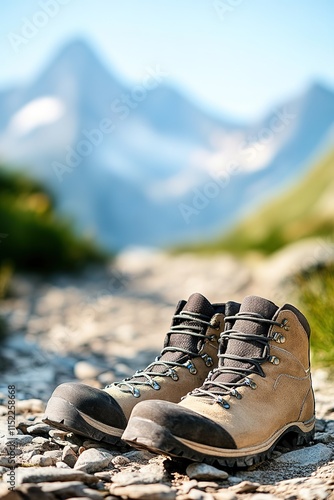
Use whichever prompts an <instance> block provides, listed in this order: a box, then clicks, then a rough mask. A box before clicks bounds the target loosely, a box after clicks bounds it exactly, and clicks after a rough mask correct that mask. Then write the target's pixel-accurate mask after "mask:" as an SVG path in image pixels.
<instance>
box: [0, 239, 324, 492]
mask: <svg viewBox="0 0 334 500" xmlns="http://www.w3.org/2000/svg"><path fill="white" fill-rule="evenodd" d="M316 250H317V248H316V247H315V246H314V243H313V247H311V245H309V248H308V249H307V248H306V247H305V248H304V250H303V255H304V259H300V253H298V252H300V250H298V248H297V249H296V248H294V249H293V251H290V254H289V255H284V253H283V254H281V255H277V256H275V257H274V258H272V260H271V261H269V260H268V261H266V262H265V263H261V264H259V263H257V262H254V263H251V264H247V265H246V264H245V263H241V262H239V261H238V260H237V259H235V258H233V257H231V256H230V255H222V256H219V257H212V258H210V259H204V258H199V257H195V256H192V255H181V256H176V257H170V256H167V255H165V254H163V253H152V252H139V251H132V252H128V253H126V254H122V255H120V256H119V257H118V258H117V259H116V260H115V261H114V262H113V263H112V264H110V265H109V266H106V267H105V268H93V269H89V270H87V271H86V272H85V273H84V274H82V275H78V276H65V275H64V276H60V275H58V276H56V277H52V278H50V279H48V280H44V281H42V280H41V279H39V278H37V277H33V276H20V277H16V278H15V279H14V281H13V285H12V290H11V295H10V297H9V298H7V299H6V300H4V301H2V302H1V303H0V315H1V316H3V317H5V319H6V320H7V323H8V325H9V335H8V337H7V339H6V340H5V342H4V344H3V345H2V346H1V350H0V362H1V367H2V372H1V374H0V377H1V378H0V477H2V483H1V484H0V498H1V499H2V498H4V499H7V500H24V499H40V500H44V499H45V500H57V499H69V498H81V499H83V498H86V499H88V498H90V499H93V500H94V499H103V498H105V499H109V500H110V499H119V498H123V499H127V498H129V499H143V500H145V499H146V500H155V499H157V500H158V499H166V500H168V499H177V500H186V499H192V500H202V499H203V500H225V499H226V500H233V499H239V498H240V499H245V500H246V499H248V498H251V499H253V500H273V499H275V498H289V499H291V500H293V499H296V500H297V499H301V500H313V499H319V500H321V499H334V382H333V381H332V380H330V379H329V378H328V374H327V373H326V372H325V371H324V370H315V371H313V384H314V390H315V395H316V412H317V424H316V434H315V438H314V442H312V443H311V445H310V446H308V447H305V448H300V449H296V450H294V451H287V450H284V449H280V450H279V451H277V452H275V455H274V457H273V458H272V459H271V460H268V461H267V462H265V463H263V464H261V465H258V466H256V467H253V468H251V469H250V470H243V471H241V470H227V469H226V470H218V469H216V468H213V467H210V466H207V465H205V464H191V463H190V462H187V463H185V462H182V461H180V462H179V461H171V460H169V459H166V458H164V457H161V456H155V455H151V454H149V453H146V452H139V451H136V450H133V449H130V448H128V447H124V448H123V449H119V448H118V449H117V448H113V447H111V446H108V445H102V444H101V443H96V442H93V441H89V440H86V439H84V438H80V437H78V436H74V435H72V434H66V433H64V432H63V431H59V430H55V429H52V428H51V427H49V426H48V425H46V424H45V423H43V422H42V417H43V411H44V408H45V403H46V401H47V399H48V397H49V396H50V394H51V392H52V390H53V389H54V388H55V386H56V385H58V384H59V383H61V382H65V381H72V380H80V381H83V382H84V383H88V384H91V385H94V386H96V387H103V386H104V385H106V384H107V383H111V382H112V381H114V380H118V379H120V378H123V377H125V376H129V375H131V374H132V373H133V371H134V370H136V369H140V368H144V367H145V366H146V365H147V364H148V363H150V362H151V361H152V359H153V358H154V357H155V356H156V355H157V354H158V353H159V351H160V350H161V347H162V342H163V338H164V335H165V333H166V331H167V330H168V329H169V323H170V320H171V317H172V315H173V312H174V307H175V304H176V302H177V301H178V300H179V299H180V298H187V297H188V296H189V295H190V294H191V293H192V292H195V291H199V292H201V293H203V294H204V295H206V296H207V297H208V299H209V300H210V301H212V302H223V301H226V300H229V299H231V300H242V298H243V297H244V296H245V295H247V294H258V295H262V296H265V297H267V298H269V299H271V300H273V301H274V302H276V303H278V304H282V303H284V302H287V301H289V300H291V298H290V297H289V284H288V281H287V277H288V274H289V272H290V273H291V272H292V270H295V269H296V268H302V266H303V265H304V264H305V265H306V264H308V265H309V264H310V262H311V263H312V258H313V256H314V255H317V258H318V257H319V255H320V253H319V251H316ZM327 250H328V249H326V252H327V253H326V254H325V256H326V258H327V257H328V255H329V251H327ZM331 252H332V250H331ZM331 255H332V254H331ZM288 258H289V259H290V260H287V259H288ZM284 259H285V265H283V264H282V263H283V262H284ZM8 387H15V389H13V390H12V389H10V390H9V389H8ZM9 391H12V392H13V391H14V393H15V411H16V420H15V426H14V427H12V426H11V427H10V428H9V427H8V401H9V400H8V394H9ZM13 458H14V462H15V470H14V472H13ZM13 478H14V479H13ZM13 480H14V482H15V489H14V490H10V489H8V488H9V487H10V485H11V481H13ZM12 484H14V483H12Z"/></svg>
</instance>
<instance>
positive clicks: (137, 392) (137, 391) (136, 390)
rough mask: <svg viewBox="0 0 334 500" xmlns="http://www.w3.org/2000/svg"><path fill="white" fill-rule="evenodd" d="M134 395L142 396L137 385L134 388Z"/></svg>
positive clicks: (136, 396)
mask: <svg viewBox="0 0 334 500" xmlns="http://www.w3.org/2000/svg"><path fill="white" fill-rule="evenodd" d="M132 395H133V396H134V397H135V398H139V397H140V390H139V389H137V388H136V387H134V388H133V390H132Z"/></svg>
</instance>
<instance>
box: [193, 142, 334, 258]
mask: <svg viewBox="0 0 334 500" xmlns="http://www.w3.org/2000/svg"><path fill="white" fill-rule="evenodd" d="M333 169H334V151H331V152H330V153H328V154H327V155H326V156H325V157H323V158H322V159H321V160H319V161H318V162H317V163H316V164H315V165H314V166H313V167H312V168H311V169H310V170H308V173H307V174H306V176H305V177H304V178H303V179H302V180H301V181H298V183H297V184H296V185H294V186H293V187H292V188H291V189H290V190H288V191H287V192H285V193H284V194H282V195H280V196H279V197H278V198H276V199H274V200H273V201H270V202H267V203H266V204H264V205H263V206H262V207H261V208H260V209H259V210H258V211H257V212H255V213H254V214H252V215H250V216H248V217H247V218H245V219H244V220H243V221H242V222H241V223H240V224H238V225H237V226H236V227H235V228H234V229H233V230H232V231H231V232H229V233H228V234H226V235H225V236H224V237H221V238H219V239H216V240H212V241H211V242H209V243H207V244H200V245H197V246H195V247H192V248H191V249H192V250H195V251H198V252H203V253H212V252H220V251H222V250H224V251H231V252H233V253H235V254H239V255H240V254H244V253H245V252H249V251H255V252H259V253H261V254H265V255H267V254H270V253H272V252H274V251H276V250H278V249H279V248H281V247H283V246H285V245H287V244H289V243H292V242H294V241H297V240H300V239H302V238H307V237H311V236H332V235H333V230H334V177H333ZM189 249H190V248H189V247H188V248H187V250H189Z"/></svg>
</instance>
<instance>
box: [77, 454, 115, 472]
mask: <svg viewBox="0 0 334 500" xmlns="http://www.w3.org/2000/svg"><path fill="white" fill-rule="evenodd" d="M113 457H114V454H113V453H111V452H110V451H108V450H105V449H102V448H90V449H89V450H85V451H83V452H82V453H81V455H79V458H78V460H77V461H76V464H75V465H74V468H75V469H76V470H81V471H84V472H89V473H92V472H98V471H101V470H102V469H104V468H105V467H107V466H108V465H109V464H110V462H111V460H112V458H113Z"/></svg>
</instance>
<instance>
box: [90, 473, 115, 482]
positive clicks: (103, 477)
mask: <svg viewBox="0 0 334 500" xmlns="http://www.w3.org/2000/svg"><path fill="white" fill-rule="evenodd" d="M94 476H96V477H98V478H99V479H101V480H102V481H104V482H106V483H111V478H112V472H111V471H110V470H105V471H102V472H95V474H94Z"/></svg>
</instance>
